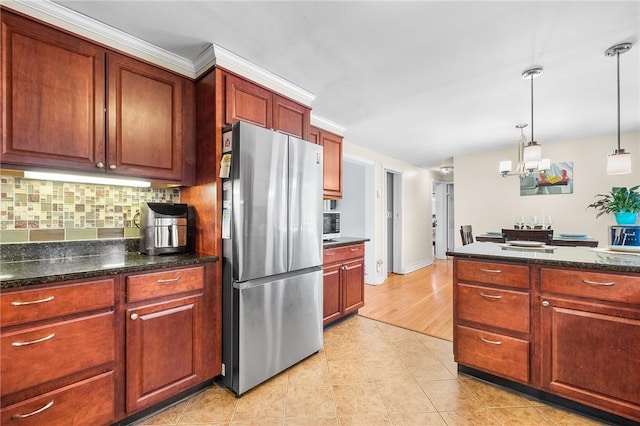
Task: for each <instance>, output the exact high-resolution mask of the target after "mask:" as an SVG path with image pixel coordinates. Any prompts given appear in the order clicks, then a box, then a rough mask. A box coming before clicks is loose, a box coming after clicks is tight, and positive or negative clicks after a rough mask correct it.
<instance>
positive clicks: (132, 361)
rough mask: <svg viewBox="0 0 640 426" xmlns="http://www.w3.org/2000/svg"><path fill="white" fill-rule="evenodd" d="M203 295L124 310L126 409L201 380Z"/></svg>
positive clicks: (163, 397) (178, 390) (142, 404)
mask: <svg viewBox="0 0 640 426" xmlns="http://www.w3.org/2000/svg"><path fill="white" fill-rule="evenodd" d="M201 306H202V295H198V296H193V297H187V298H183V299H178V300H172V301H168V302H162V303H157V304H149V305H145V306H141V307H138V308H132V309H127V310H126V311H125V312H126V318H125V321H126V346H127V352H126V365H127V369H126V409H127V412H128V413H131V412H134V411H137V410H139V409H142V408H144V407H148V406H149V405H152V404H154V403H156V402H160V401H162V400H164V399H166V398H168V397H171V396H173V395H175V394H176V393H178V392H180V391H182V390H184V389H187V388H189V387H191V386H193V385H196V384H197V383H199V382H201V381H202V380H203V378H202V368H203V365H202V312H201Z"/></svg>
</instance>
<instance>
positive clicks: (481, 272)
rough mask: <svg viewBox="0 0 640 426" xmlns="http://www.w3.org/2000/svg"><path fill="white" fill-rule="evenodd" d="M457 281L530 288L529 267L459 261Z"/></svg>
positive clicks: (457, 264)
mask: <svg viewBox="0 0 640 426" xmlns="http://www.w3.org/2000/svg"><path fill="white" fill-rule="evenodd" d="M456 279H457V281H458V282H459V281H465V282H479V283H484V284H495V285H501V286H505V287H515V288H523V289H528V288H529V267H528V266H525V265H510V264H505V263H494V262H481V261H474V260H458V261H457V262H456Z"/></svg>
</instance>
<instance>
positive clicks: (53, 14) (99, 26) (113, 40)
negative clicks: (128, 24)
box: [0, 0, 316, 107]
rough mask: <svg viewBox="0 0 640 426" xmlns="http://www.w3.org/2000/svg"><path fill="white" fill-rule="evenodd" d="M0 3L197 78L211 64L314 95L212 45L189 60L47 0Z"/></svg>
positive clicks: (304, 100) (307, 99)
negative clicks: (192, 59)
mask: <svg viewBox="0 0 640 426" xmlns="http://www.w3.org/2000/svg"><path fill="white" fill-rule="evenodd" d="M0 4H2V5H3V6H6V7H8V8H10V9H13V10H15V11H18V12H21V13H24V14H25V15H29V16H31V17H34V18H37V19H39V20H41V21H44V22H47V23H49V24H52V25H55V26H57V27H60V28H64V29H66V30H68V31H71V32H73V33H75V34H79V35H81V36H83V37H86V38H88V39H90V40H93V41H96V42H99V43H102V44H104V45H106V46H109V47H112V48H115V49H118V50H120V51H123V52H126V53H128V54H131V55H133V56H136V57H138V58H141V59H144V60H147V61H149V62H151V63H153V64H156V65H159V66H162V67H164V68H168V69H170V70H172V71H174V72H176V73H178V74H181V75H184V76H187V77H190V78H198V77H199V76H201V75H202V74H204V73H205V72H207V71H208V70H209V69H211V67H213V66H219V67H222V68H225V69H227V70H229V71H232V72H234V73H236V74H238V75H241V76H243V77H245V78H247V79H249V80H251V81H253V82H255V83H258V84H261V85H263V86H265V87H267V88H269V89H272V90H274V91H276V92H278V93H280V94H282V95H284V96H287V97H289V98H291V99H293V100H294V101H297V102H299V103H301V104H303V105H306V106H308V107H310V106H311V103H312V102H313V101H314V100H315V98H316V95H314V94H313V93H311V92H309V91H307V90H305V89H303V88H301V87H299V86H296V85H295V84H293V83H291V82H290V81H287V80H285V79H283V78H282V77H279V76H277V75H275V74H273V73H270V72H269V71H267V70H265V69H263V68H260V67H258V66H256V65H254V64H252V63H251V62H249V61H247V60H246V59H244V58H242V57H240V56H238V55H236V54H234V53H232V52H230V51H228V50H226V49H224V48H223V47H221V46H218V45H216V44H210V45H209V46H208V47H207V48H206V49H205V50H204V51H203V52H202V53H201V54H200V55H198V57H197V58H196V59H195V60H194V61H193V62H192V61H190V60H188V59H186V58H183V57H181V56H178V55H176V54H174V53H171V52H169V51H167V50H165V49H162V48H160V47H158V46H156V45H153V44H151V43H149V42H146V41H144V40H142V39H139V38H137V37H134V36H132V35H130V34H127V33H125V32H124V31H121V30H118V29H116V28H113V27H111V26H109V25H106V24H104V23H102V22H99V21H97V20H95V19H92V18H89V17H88V16H86V15H83V14H81V13H78V12H76V11H73V10H71V9H68V8H66V7H64V6H61V5H59V4H57V3H53V2H52V1H50V0H0Z"/></svg>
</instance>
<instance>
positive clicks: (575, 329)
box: [541, 298, 640, 420]
mask: <svg viewBox="0 0 640 426" xmlns="http://www.w3.org/2000/svg"><path fill="white" fill-rule="evenodd" d="M545 301H546V302H548V303H549V306H547V307H543V308H542V317H541V323H542V327H541V329H542V336H541V346H542V379H543V386H544V387H545V388H546V389H547V390H549V391H551V392H553V393H555V394H557V395H560V396H564V397H567V398H569V399H572V400H576V401H580V402H584V403H586V404H589V405H593V406H596V407H599V408H602V409H604V410H607V411H614V412H617V413H620V414H622V415H624V416H627V417H631V418H634V419H636V420H640V357H639V356H638V354H640V312H637V311H636V312H635V313H630V312H629V311H617V310H615V309H614V310H611V308H610V314H604V313H597V312H596V311H602V309H603V307H602V305H592V306H590V304H586V303H580V302H572V301H570V300H555V299H553V298H545Z"/></svg>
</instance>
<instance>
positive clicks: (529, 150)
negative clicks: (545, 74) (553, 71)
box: [500, 67, 551, 177]
mask: <svg viewBox="0 0 640 426" xmlns="http://www.w3.org/2000/svg"><path fill="white" fill-rule="evenodd" d="M540 74H542V67H534V68H530V69H528V70H526V71H524V72H523V73H522V78H524V79H530V80H531V140H530V141H529V142H527V138H526V136H525V135H524V128H525V127H527V124H526V123H522V124H518V125H516V128H518V129H520V140H519V141H518V165H517V166H516V169H515V170H514V171H512V170H511V166H512V163H511V161H510V160H507V161H501V162H500V175H501V176H502V177H507V176H520V177H525V176H529V175H530V174H531V173H533V172H535V171H543V170H547V169H549V168H550V167H551V161H550V160H549V159H548V158H545V159H543V158H542V146H541V145H540V144H539V143H538V142H536V141H535V139H534V138H533V79H534V78H536V77H537V76H539V75H540Z"/></svg>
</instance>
